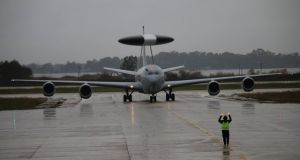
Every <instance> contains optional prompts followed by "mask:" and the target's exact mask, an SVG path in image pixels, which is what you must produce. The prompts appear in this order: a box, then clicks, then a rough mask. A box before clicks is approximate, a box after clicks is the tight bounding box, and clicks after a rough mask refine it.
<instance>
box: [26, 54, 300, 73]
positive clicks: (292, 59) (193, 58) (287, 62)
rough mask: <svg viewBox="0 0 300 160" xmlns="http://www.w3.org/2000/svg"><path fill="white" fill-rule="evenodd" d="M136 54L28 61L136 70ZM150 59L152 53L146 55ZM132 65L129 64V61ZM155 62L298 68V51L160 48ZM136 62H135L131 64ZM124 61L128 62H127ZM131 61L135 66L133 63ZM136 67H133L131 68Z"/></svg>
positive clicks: (46, 69)
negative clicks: (164, 49) (189, 50)
mask: <svg viewBox="0 0 300 160" xmlns="http://www.w3.org/2000/svg"><path fill="white" fill-rule="evenodd" d="M139 60H140V58H138V57H137V56H127V57H124V58H119V57H105V58H102V59H99V60H96V59H93V60H88V61H86V63H76V62H67V63H66V64H52V63H46V64H34V63H33V64H29V65H27V67H29V68H31V69H32V71H33V72H34V73H67V72H68V73H72V72H73V73H77V72H102V71H103V67H113V68H122V69H130V70H135V69H136V68H137V67H138V66H139V64H140V62H139ZM147 60H148V62H151V57H149V56H148V57H147ZM128 62H130V63H129V66H126V65H128ZM154 62H155V63H156V64H158V65H159V66H161V67H162V68H167V67H172V66H176V65H184V66H185V68H186V69H188V70H203V69H238V68H244V69H249V68H261V67H262V68H299V67H300V56H299V54H298V53H291V54H282V53H274V52H271V51H267V50H263V49H256V50H253V51H252V52H250V53H248V54H245V55H243V54H234V53H231V52H223V53H212V52H199V51H194V52H189V53H185V52H175V51H173V52H160V53H158V54H156V55H155V56H154ZM132 64H133V65H132ZM124 65H125V66H124ZM131 65H132V66H131ZM132 67H134V68H132Z"/></svg>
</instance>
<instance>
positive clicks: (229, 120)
mask: <svg viewBox="0 0 300 160" xmlns="http://www.w3.org/2000/svg"><path fill="white" fill-rule="evenodd" d="M228 117H229V119H228V122H229V123H230V122H231V121H232V118H231V115H230V114H228Z"/></svg>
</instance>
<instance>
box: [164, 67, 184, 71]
mask: <svg viewBox="0 0 300 160" xmlns="http://www.w3.org/2000/svg"><path fill="white" fill-rule="evenodd" d="M181 68H184V66H177V67H171V68H165V69H163V71H164V72H170V71H174V70H178V69H181Z"/></svg>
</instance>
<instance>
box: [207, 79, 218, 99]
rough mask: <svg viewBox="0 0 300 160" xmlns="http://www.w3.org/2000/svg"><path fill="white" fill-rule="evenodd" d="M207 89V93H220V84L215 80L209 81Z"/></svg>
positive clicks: (214, 94)
mask: <svg viewBox="0 0 300 160" xmlns="http://www.w3.org/2000/svg"><path fill="white" fill-rule="evenodd" d="M207 90H208V93H209V95H211V96H216V95H218V94H219V93H220V85H219V83H218V82H217V81H210V82H209V83H208V87H207Z"/></svg>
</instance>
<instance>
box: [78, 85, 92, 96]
mask: <svg viewBox="0 0 300 160" xmlns="http://www.w3.org/2000/svg"><path fill="white" fill-rule="evenodd" d="M79 94H80V97H81V98H83V99H88V98H90V97H91V96H92V89H91V87H90V85H88V84H83V85H81V86H80V88H79Z"/></svg>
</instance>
